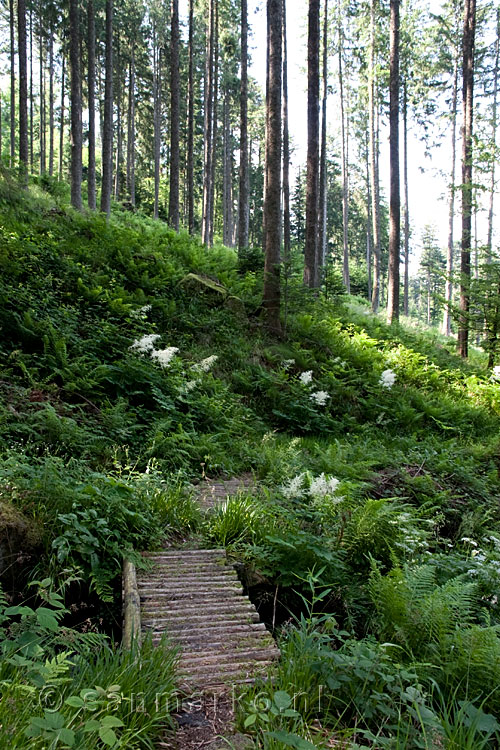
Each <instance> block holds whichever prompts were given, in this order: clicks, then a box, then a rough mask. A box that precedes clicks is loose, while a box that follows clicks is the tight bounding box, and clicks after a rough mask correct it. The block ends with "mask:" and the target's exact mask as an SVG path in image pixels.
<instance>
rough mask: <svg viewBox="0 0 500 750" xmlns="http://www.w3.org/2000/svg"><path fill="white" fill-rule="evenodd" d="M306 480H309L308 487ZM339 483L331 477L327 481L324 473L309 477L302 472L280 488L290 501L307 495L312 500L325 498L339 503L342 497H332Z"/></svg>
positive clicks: (306, 473) (307, 473)
mask: <svg viewBox="0 0 500 750" xmlns="http://www.w3.org/2000/svg"><path fill="white" fill-rule="evenodd" d="M307 480H309V486H306V484H307ZM339 484H340V481H339V480H338V479H335V477H331V478H330V479H327V477H325V475H324V473H323V474H320V475H319V477H311V475H310V474H309V472H302V474H298V475H297V476H296V477H294V478H293V479H291V480H290V481H289V482H288V483H287V484H285V485H283V486H282V487H281V492H282V493H283V495H284V496H285V497H286V498H288V499H290V498H295V499H299V498H302V497H304V496H305V495H309V497H310V498H312V499H313V500H322V499H324V498H325V497H329V498H331V499H332V501H333V502H334V503H340V501H341V500H343V498H342V497H335V498H334V497H333V496H334V495H335V494H336V492H337V489H338V486H339Z"/></svg>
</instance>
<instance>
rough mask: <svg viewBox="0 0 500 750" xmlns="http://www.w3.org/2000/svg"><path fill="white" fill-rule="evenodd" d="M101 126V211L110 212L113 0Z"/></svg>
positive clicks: (108, 6) (109, 1)
mask: <svg viewBox="0 0 500 750" xmlns="http://www.w3.org/2000/svg"><path fill="white" fill-rule="evenodd" d="M105 76H106V79H105V84H104V122H103V127H102V184H101V211H102V212H103V213H105V214H106V215H107V216H109V215H110V212H111V189H112V178H113V0H106V60H105Z"/></svg>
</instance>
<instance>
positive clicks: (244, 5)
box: [238, 0, 250, 253]
mask: <svg viewBox="0 0 500 750" xmlns="http://www.w3.org/2000/svg"><path fill="white" fill-rule="evenodd" d="M249 189H250V183H249V155H248V2H247V0H241V83H240V188H239V210H238V252H239V253H242V252H243V251H244V250H245V249H246V248H247V247H248V229H249V222H250V210H249V209H250V195H249Z"/></svg>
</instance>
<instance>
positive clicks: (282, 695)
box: [273, 690, 292, 711]
mask: <svg viewBox="0 0 500 750" xmlns="http://www.w3.org/2000/svg"><path fill="white" fill-rule="evenodd" d="M273 700H274V703H275V704H276V706H277V707H278V708H279V710H280V711H284V710H285V708H289V707H290V706H291V705H292V699H291V698H290V696H289V695H288V693H286V692H285V691H284V690H278V691H277V692H276V693H275V694H274V696H273Z"/></svg>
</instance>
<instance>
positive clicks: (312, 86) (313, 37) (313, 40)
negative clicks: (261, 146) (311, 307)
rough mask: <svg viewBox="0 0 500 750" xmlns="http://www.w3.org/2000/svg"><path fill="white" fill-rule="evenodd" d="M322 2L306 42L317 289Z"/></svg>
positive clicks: (310, 244)
mask: <svg viewBox="0 0 500 750" xmlns="http://www.w3.org/2000/svg"><path fill="white" fill-rule="evenodd" d="M319 8H320V3H319V0H309V15H308V43H307V190H306V244H305V251H304V284H305V285H306V286H308V287H309V288H310V289H317V288H318V286H319V283H320V278H319V264H318V209H319V189H318V188H319V47H320V24H319Z"/></svg>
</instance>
